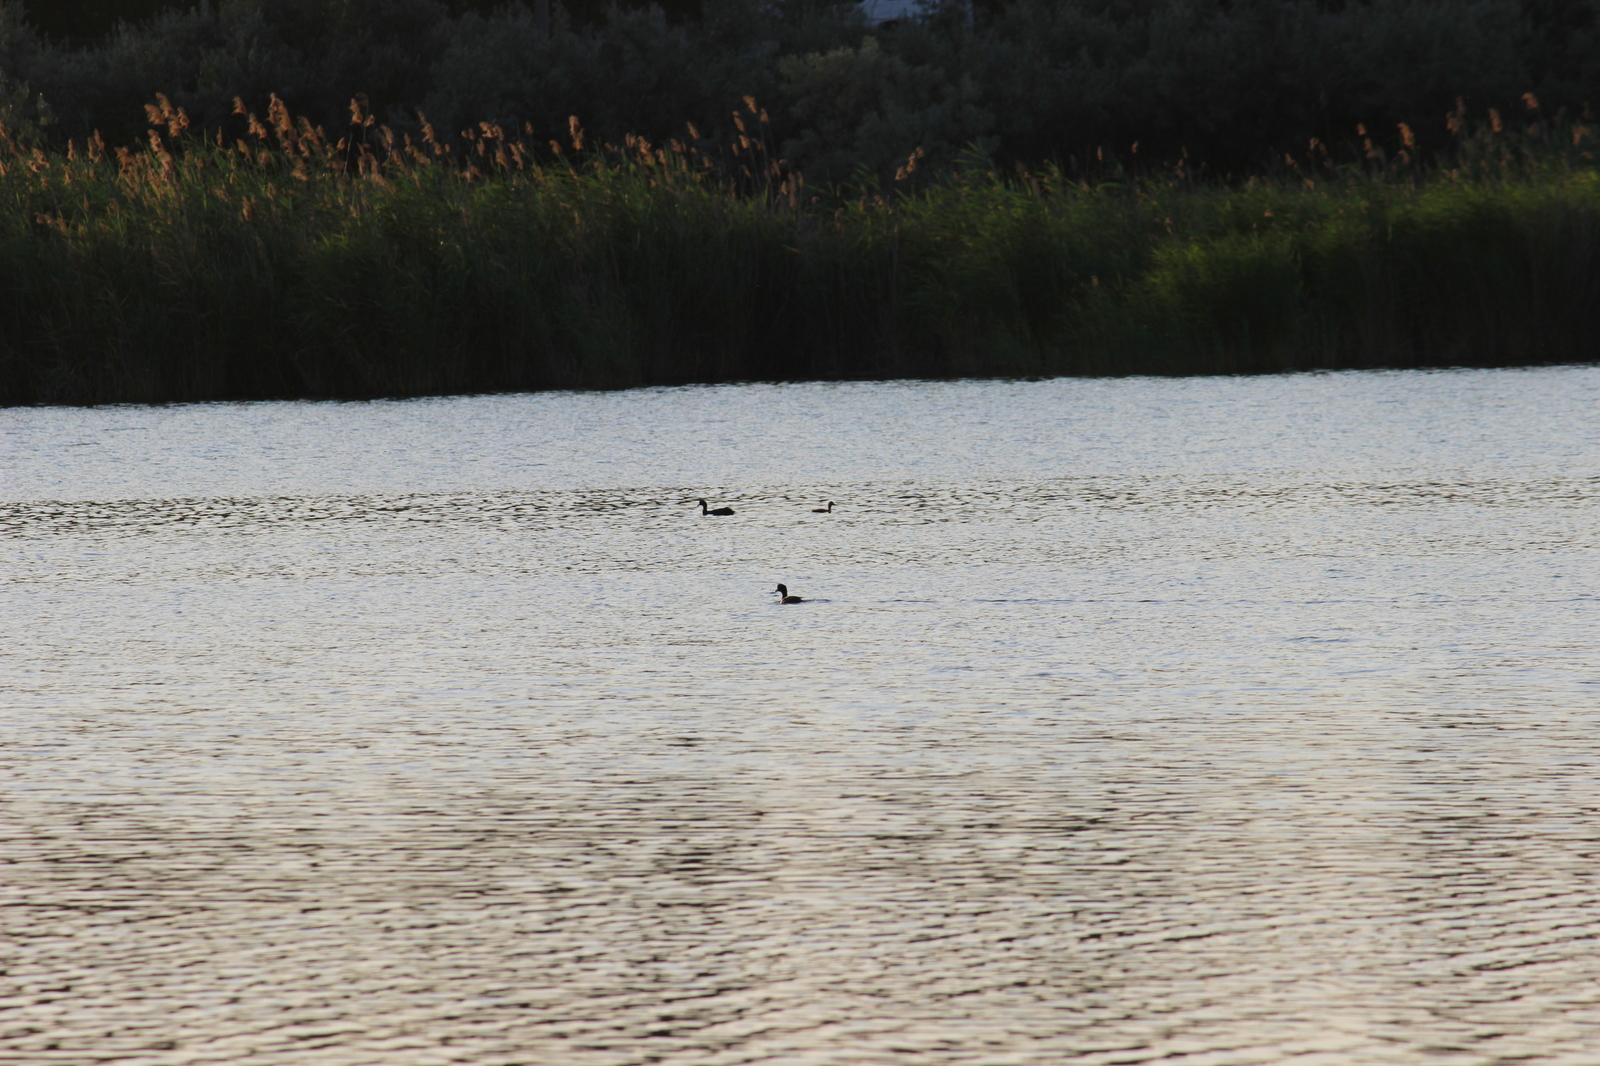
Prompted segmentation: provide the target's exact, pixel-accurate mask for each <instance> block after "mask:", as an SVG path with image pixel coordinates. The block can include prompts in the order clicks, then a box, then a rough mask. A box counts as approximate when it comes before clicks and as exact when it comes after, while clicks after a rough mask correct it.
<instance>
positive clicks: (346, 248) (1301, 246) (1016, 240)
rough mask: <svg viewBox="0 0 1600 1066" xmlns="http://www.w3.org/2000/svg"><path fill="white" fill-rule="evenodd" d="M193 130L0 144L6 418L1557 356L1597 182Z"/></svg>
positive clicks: (755, 124) (1581, 143)
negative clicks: (653, 387)
mask: <svg viewBox="0 0 1600 1066" xmlns="http://www.w3.org/2000/svg"><path fill="white" fill-rule="evenodd" d="M240 112H241V119H243V120H244V121H246V122H247V124H248V128H249V130H250V132H249V133H248V135H246V136H245V137H243V138H239V139H237V140H235V141H234V142H233V143H231V144H230V143H224V142H222V141H221V139H220V138H219V137H218V136H217V135H214V134H213V135H210V136H201V135H200V133H199V131H197V130H194V129H192V128H190V127H189V123H188V120H187V117H186V116H185V115H184V114H183V112H182V111H181V110H179V109H176V108H173V107H172V106H171V104H170V103H168V102H167V101H165V100H159V101H158V102H157V103H156V104H154V105H152V106H151V107H150V109H149V119H150V122H151V132H150V137H149V140H148V141H147V142H145V143H143V144H140V145H138V146H136V147H124V148H119V149H111V148H108V147H107V146H106V145H105V144H103V143H101V142H100V141H99V139H98V138H94V139H91V141H90V142H89V143H88V144H82V143H70V144H68V145H67V147H66V148H65V149H64V150H47V149H44V148H40V147H36V146H33V145H30V144H26V143H23V142H21V141H19V140H18V139H16V138H15V137H14V136H12V135H11V134H10V133H9V132H4V131H0V203H3V208H0V403H4V404H8V405H17V404H36V403H68V404H84V403H108V402H165V401H192V400H220V399H246V398H267V397H370V396H414V395H425V394H441V393H456V392H487V391H503V390H526V389H551V388H619V387H629V386H637V385H647V384H665V383H684V382H717V381H732V380H783V379H829V378H885V377H941V376H986V375H999V376H1026V375H1068V374H1094V375H1107V374H1216V373H1258V372H1272V371H1283V370H1304V369H1313V368H1347V367H1420V366H1451V365H1516V364H1532V363H1545V362H1583V361H1591V360H1594V359H1596V358H1597V346H1600V227H1597V223H1600V178H1597V174H1596V170H1595V167H1594V163H1593V159H1592V154H1591V152H1590V148H1591V138H1592V134H1591V133H1590V131H1589V129H1588V128H1587V127H1586V126H1585V125H1584V124H1582V123H1579V122H1567V123H1562V124H1557V123H1553V122H1552V123H1550V124H1548V126H1546V125H1542V124H1537V123H1529V124H1527V125H1525V126H1523V127H1522V128H1519V129H1518V130H1516V131H1512V130H1510V129H1509V128H1507V127H1506V124H1504V123H1502V122H1501V121H1500V119H1499V117H1498V116H1492V117H1491V119H1490V120H1489V121H1488V122H1486V123H1484V124H1483V126H1482V127H1481V128H1475V129H1474V130H1472V131H1470V132H1469V131H1467V130H1466V128H1465V119H1464V116H1459V115H1458V116H1456V117H1455V118H1454V119H1453V121H1456V122H1459V123H1460V128H1459V130H1458V132H1459V136H1458V138H1457V142H1456V145H1455V147H1454V149H1453V151H1452V153H1451V155H1450V156H1449V158H1448V159H1446V160H1443V161H1435V162H1434V163H1433V164H1432V165H1430V166H1428V167H1424V166H1423V165H1422V164H1421V163H1419V162H1418V161H1417V160H1416V159H1414V158H1412V156H1411V153H1410V151H1409V149H1410V143H1409V139H1408V138H1409V131H1405V130H1402V131H1400V133H1399V134H1398V135H1397V136H1396V138H1391V140H1392V142H1393V143H1392V146H1391V147H1392V149H1393V150H1392V151H1390V152H1385V151H1384V149H1383V148H1382V147H1380V146H1376V145H1375V144H1374V143H1373V142H1374V141H1375V140H1376V139H1375V138H1372V139H1369V140H1368V143H1367V144H1366V145H1365V150H1364V154H1365V155H1366V158H1365V159H1361V160H1358V161H1354V162H1346V163H1343V164H1336V163H1335V162H1334V160H1333V159H1331V158H1330V157H1329V156H1328V154H1327V152H1326V151H1325V150H1323V149H1321V148H1320V146H1317V145H1312V146H1311V149H1310V150H1309V151H1308V153H1307V154H1306V155H1305V157H1304V158H1303V159H1292V158H1291V159H1285V160H1284V162H1283V164H1282V166H1281V167H1280V168H1279V170H1278V172H1277V173H1276V174H1274V175H1272V176H1270V177H1267V178H1254V179H1251V180H1248V181H1245V182H1242V183H1214V182H1207V181H1204V180H1201V179H1197V178H1196V177H1195V176H1194V175H1192V174H1188V173H1185V171H1184V169H1183V167H1182V166H1181V165H1179V166H1174V167H1170V168H1166V169H1163V170H1160V171H1157V172H1153V173H1147V174H1143V175H1139V176H1133V175H1130V174H1129V173H1127V172H1125V171H1124V170H1123V169H1121V168H1120V167H1119V166H1118V165H1117V164H1116V163H1114V162H1102V163H1101V164H1100V165H1099V169H1098V170H1097V171H1096V172H1095V173H1094V174H1093V176H1092V177H1088V178H1085V177H1082V176H1081V175H1075V176H1072V177H1069V176H1068V174H1067V173H1065V172H1063V171H1062V170H1060V169H1047V170H1043V171H1033V172H1029V171H1021V170H1013V171H1010V172H1002V171H1000V170H998V169H997V168H995V167H994V166H993V165H992V164H990V162H989V161H988V160H986V159H984V158H982V157H980V156H977V155H972V156H969V157H967V158H965V159H963V160H962V161H961V163H960V164H959V165H958V166H957V167H956V168H955V169H953V170H951V171H949V172H948V173H944V174H940V175H937V176H935V177H934V178H932V179H931V180H930V179H929V176H928V175H927V174H926V173H922V172H918V171H917V160H916V159H915V158H913V159H911V160H908V161H907V166H906V167H905V168H902V171H901V173H900V175H899V176H898V178H897V180H896V182H895V183H894V184H893V185H892V186H890V187H887V188H875V187H871V185H870V183H869V184H868V186H867V187H864V188H853V189H830V190H826V191H820V190H813V189H810V188H808V187H807V186H806V185H805V183H804V181H803V178H802V177H801V176H800V175H799V174H795V173H791V172H789V171H788V170H786V169H785V167H784V166H783V165H782V164H781V162H780V161H778V160H775V159H774V158H773V155H772V151H771V138H770V137H769V136H768V135H767V133H766V128H767V127H766V124H765V121H764V118H765V117H764V115H763V113H762V112H761V110H760V108H759V107H757V106H756V104H755V102H754V101H747V103H746V105H745V108H744V109H743V111H742V112H741V114H740V116H739V122H740V124H741V125H742V126H743V128H744V135H743V136H742V137H741V139H740V140H739V141H736V142H734V146H733V148H732V151H731V154H729V153H724V152H721V151H716V152H713V151H712V150H711V149H709V148H704V149H703V145H704V144H709V142H700V141H697V140H696V139H695V135H694V131H693V130H692V129H691V130H689V131H687V132H686V133H685V135H684V137H683V138H681V139H679V140H674V141H671V142H669V143H667V144H662V145H657V144H651V143H649V142H646V141H644V140H642V139H639V138H629V139H627V140H626V141H625V142H624V143H622V144H620V145H613V144H592V143H586V138H585V136H584V134H583V131H582V129H581V127H579V125H578V124H577V122H576V121H574V123H573V125H572V129H571V135H570V137H569V138H567V139H566V141H565V142H564V143H560V144H554V143H547V144H534V143H530V142H528V141H527V140H524V139H522V138H521V137H519V136H518V135H517V134H515V133H514V132H512V131H506V130H504V129H501V128H499V127H497V126H494V125H492V124H483V125H481V126H479V127H477V128H474V129H471V130H467V131H463V132H461V133H460V134H459V135H456V136H453V137H450V138H443V137H440V136H437V135H436V134H435V133H434V131H433V130H432V129H431V128H430V127H428V126H427V125H426V123H425V122H424V123H423V124H422V127H421V128H422V130H423V133H422V135H421V136H420V138H418V139H415V140H413V139H411V138H408V137H396V136H395V135H394V134H392V133H391V132H390V131H388V130H386V129H384V128H382V127H381V126H378V125H376V124H375V123H374V122H373V121H372V119H371V118H370V117H368V116H367V115H365V114H364V113H363V111H362V109H361V108H360V106H359V105H354V107H353V112H352V116H353V121H352V124H351V126H350V127H349V129H348V130H345V131H340V133H341V135H340V136H338V137H333V136H330V135H329V134H327V133H326V132H325V131H323V130H321V129H318V128H316V127H314V126H313V125H312V124H311V123H309V122H307V121H305V120H303V119H296V118H294V117H292V116H291V115H290V114H289V113H288V111H287V109H286V108H284V107H283V105H282V104H281V103H279V102H277V101H276V100H274V101H273V102H272V105H271V107H270V108H269V109H268V111H267V114H266V117H265V119H264V120H263V119H258V118H257V117H255V116H254V115H249V114H248V113H247V112H245V111H244V108H243V105H242V104H241V105H240Z"/></svg>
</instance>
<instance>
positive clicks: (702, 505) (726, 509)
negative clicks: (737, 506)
mask: <svg viewBox="0 0 1600 1066" xmlns="http://www.w3.org/2000/svg"><path fill="white" fill-rule="evenodd" d="M699 504H700V515H701V517H704V516H706V515H708V514H732V513H733V508H732V507H718V508H716V509H715V510H707V509H706V501H704V500H700V501H699Z"/></svg>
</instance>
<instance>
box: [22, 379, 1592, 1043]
mask: <svg viewBox="0 0 1600 1066" xmlns="http://www.w3.org/2000/svg"><path fill="white" fill-rule="evenodd" d="M1597 412H1600V369H1597V368H1594V367H1578V368H1552V369H1541V370H1518V371H1503V370H1502V371H1469V372H1444V373H1384V374H1323V375H1300V376H1288V377H1271V378H1247V379H1202V380H1149V379H1130V380H1119V381H1082V380H1063V381H1042V382H981V383H980V382H961V383H890V384H848V385H786V386H735V387H718V388H693V389H661V390H642V391H637V392H628V393H614V394H541V395H532V396H499V397H468V398H458V399H448V400H427V401H417V402H405V403H394V402H385V403H361V404H350V403H341V404H306V403H284V404H241V405H196V406H180V407H163V408H149V407H108V408H98V409H91V410H83V409H27V410H16V409H13V410H7V411H3V412H0V552H3V557H4V560H5V562H4V574H5V582H4V584H3V585H0V618H3V619H4V621H3V623H0V626H3V629H4V640H3V642H0V707H3V709H0V722H3V724H4V726H5V736H6V742H5V745H4V747H3V748H0V775H3V780H4V781H5V782H6V784H5V786H4V793H3V795H4V810H3V811H0V863H4V864H5V865H4V872H3V874H0V901H3V902H4V903H5V905H6V906H5V908H4V910H3V911H0V913H3V914H4V915H5V917H4V918H3V919H0V922H3V923H4V925H5V928H4V935H3V936H0V941H3V942H4V943H6V944H7V947H6V951H5V954H6V958H5V962H4V975H3V976H0V1004H3V1006H0V1061H19V1062H28V1063H30V1064H31V1063H35V1062H40V1063H42V1062H62V1063H84V1062H141V1063H157V1064H163V1066H165V1064H177V1063H191V1062H193V1063H199V1062H217V1063H230V1064H232V1063H239V1064H255V1063H269V1062H270V1063H284V1062H292V1063H316V1064H322V1063H382V1064H413V1063H416V1064H423V1063H455V1062H460V1063H473V1064H489V1063H496V1064H498V1063H505V1064H510V1063H530V1064H549V1063H562V1064H569V1063H570V1064H577V1066H583V1064H597V1066H601V1064H603V1066H612V1064H623V1063H651V1062H654V1063H672V1064H682V1066H690V1064H694V1066H698V1064H724V1063H729V1064H731V1063H771V1064H778V1063H782V1064H791V1063H793V1064H801V1063H804V1064H808V1066H809V1064H821V1063H839V1064H875V1063H884V1064H895V1066H901V1064H922V1063H951V1064H957V1063H959V1064H963V1066H966V1064H989V1063H993V1064H1002V1063H1005V1064H1009V1063H1025V1064H1039V1066H1044V1064H1061V1063H1074V1064H1078V1063H1082V1064H1102V1063H1103V1064H1110V1063H1184V1064H1186V1066H1188V1064H1195V1063H1229V1064H1233V1063H1284V1062H1295V1063H1307V1064H1310V1063H1318V1064H1325V1063H1384V1062H1394V1063H1419V1062H1425V1063H1449V1064H1457V1063H1462V1064H1477V1063H1509V1062H1513V1061H1516V1062H1526V1061H1538V1062H1572V1063H1593V1062H1595V1061H1597V1060H1600V961H1597V960H1600V950H1597V949H1600V943H1597V937H1600V911H1597V909H1596V908H1597V904H1600V864H1597V861H1596V860H1597V858H1600V854H1597V853H1600V820H1597V812H1600V766H1597V762H1600V758H1597V756H1600V742H1597V740H1596V737H1597V736H1600V637H1597V635H1596V634H1600V535H1597V531H1600V419H1597V417H1596V415H1597ZM701 496H704V497H706V498H708V499H710V500H712V501H713V505H718V504H727V505H731V506H732V507H734V508H735V510H736V511H737V512H738V513H737V514H736V515H734V516H733V517H731V518H702V517H700V515H699V512H698V508H697V507H694V506H693V505H692V501H693V500H694V499H695V498H696V497H701ZM829 500H833V501H835V502H836V504H837V506H836V508H835V513H833V514H831V515H815V514H812V513H811V508H813V507H818V506H821V505H823V504H824V503H826V502H827V501H829ZM779 581H782V582H785V583H786V584H788V585H789V587H790V589H791V590H792V591H793V592H795V593H797V594H799V595H802V596H804V597H806V598H807V600H808V601H810V602H807V603H804V604H800V605H793V606H778V605H777V604H776V602H775V599H776V598H775V597H774V596H772V595H771V590H772V588H773V586H774V585H775V584H776V583H777V582H779Z"/></svg>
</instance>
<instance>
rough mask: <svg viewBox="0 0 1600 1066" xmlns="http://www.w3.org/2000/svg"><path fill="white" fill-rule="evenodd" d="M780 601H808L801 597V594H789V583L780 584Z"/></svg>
mask: <svg viewBox="0 0 1600 1066" xmlns="http://www.w3.org/2000/svg"><path fill="white" fill-rule="evenodd" d="M778 602H779V603H804V602H806V601H805V600H803V599H801V598H800V597H799V596H791V595H789V586H788V585H779V586H778Z"/></svg>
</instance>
